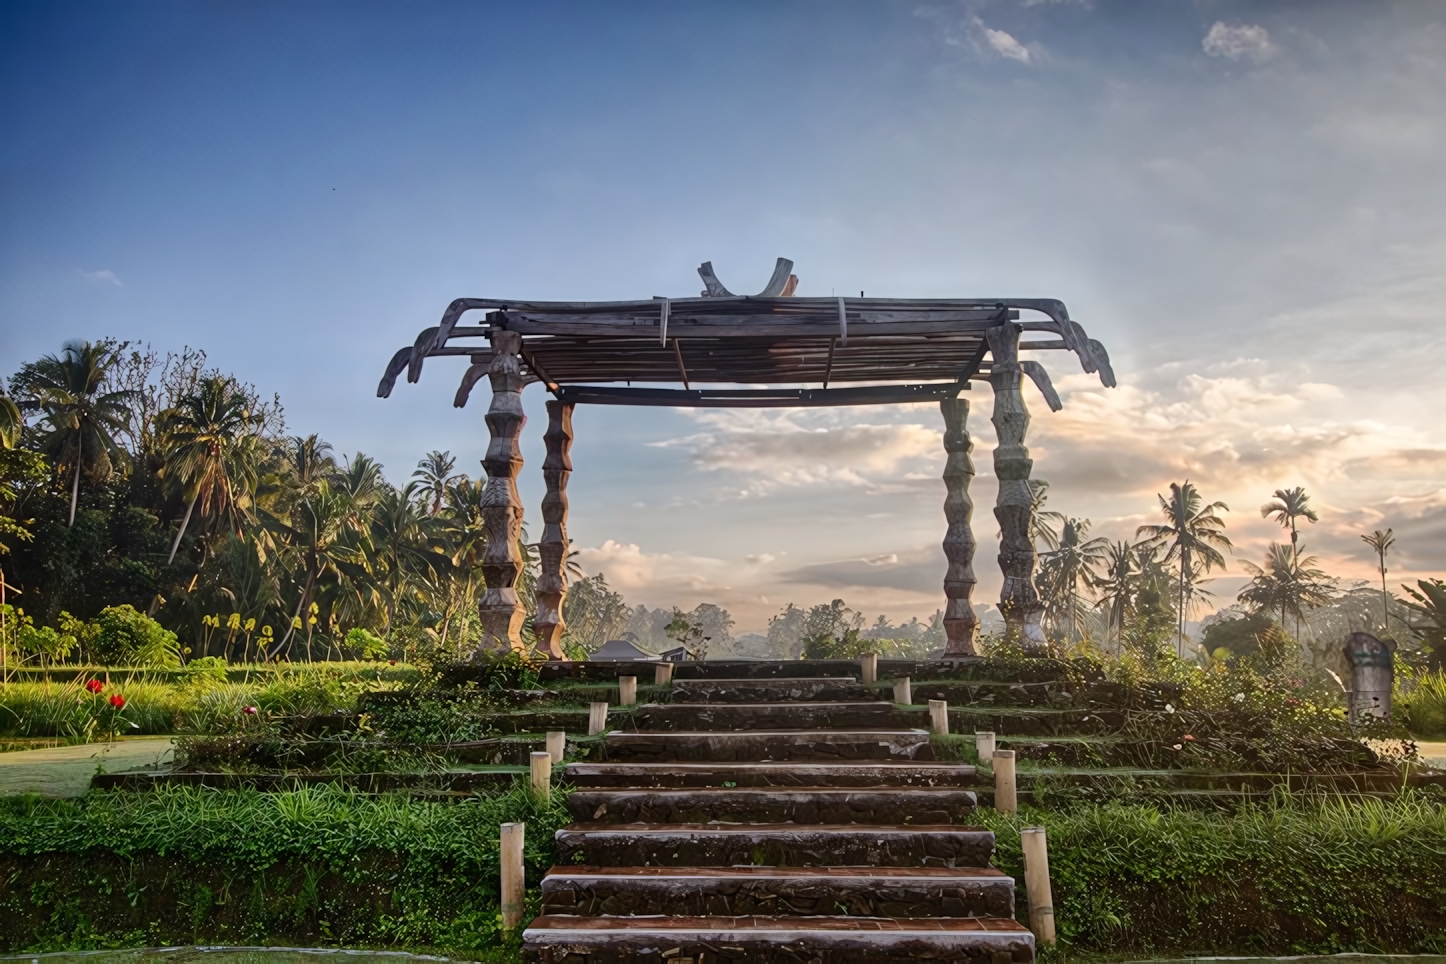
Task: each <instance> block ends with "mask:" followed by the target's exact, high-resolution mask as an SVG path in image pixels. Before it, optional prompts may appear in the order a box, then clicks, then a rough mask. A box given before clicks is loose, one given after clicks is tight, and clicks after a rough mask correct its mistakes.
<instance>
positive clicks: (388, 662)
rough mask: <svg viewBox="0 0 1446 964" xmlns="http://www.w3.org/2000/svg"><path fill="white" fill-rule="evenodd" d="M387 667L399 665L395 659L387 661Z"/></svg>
mask: <svg viewBox="0 0 1446 964" xmlns="http://www.w3.org/2000/svg"><path fill="white" fill-rule="evenodd" d="M387 665H388V666H395V665H397V661H396V660H394V659H389V660H387Z"/></svg>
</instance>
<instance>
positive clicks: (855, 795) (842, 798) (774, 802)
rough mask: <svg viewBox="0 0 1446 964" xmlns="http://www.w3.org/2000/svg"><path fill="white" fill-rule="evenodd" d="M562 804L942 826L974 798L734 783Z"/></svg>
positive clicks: (700, 817) (727, 817)
mask: <svg viewBox="0 0 1446 964" xmlns="http://www.w3.org/2000/svg"><path fill="white" fill-rule="evenodd" d="M567 805H568V808H569V809H570V810H571V811H572V815H573V817H575V818H576V819H578V820H583V821H593V822H599V823H714V822H722V823H798V824H812V823H832V824H845V823H861V824H911V823H913V824H948V823H962V822H964V821H965V820H968V819H969V818H970V817H971V816H972V814H973V811H974V807H975V798H974V794H973V793H972V792H970V791H968V790H956V789H948V788H942V787H940V788H924V789H907V788H902V787H885V788H882V789H860V788H853V789H838V788H828V789H823V788H820V789H789V788H784V789H772V788H766V787H740V788H736V789H718V788H710V789H645V790H574V791H573V792H572V794H571V795H570V796H569V797H568V801H567ZM906 916H907V915H906Z"/></svg>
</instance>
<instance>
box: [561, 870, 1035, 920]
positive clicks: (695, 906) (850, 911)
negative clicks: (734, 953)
mask: <svg viewBox="0 0 1446 964" xmlns="http://www.w3.org/2000/svg"><path fill="white" fill-rule="evenodd" d="M542 912H543V913H544V914H573V915H578V916H582V917H597V916H600V915H606V916H609V917H630V916H634V915H638V914H669V915H677V916H682V917H695V916H696V917H705V916H720V915H721V916H725V917H733V916H739V915H743V914H769V915H773V914H786V915H790V916H792V915H809V914H825V915H835V914H846V915H850V916H858V917H1002V918H1006V919H1008V918H1012V917H1013V916H1014V879H1013V878H1012V877H1009V876H1008V875H1006V874H1004V873H1003V872H1002V871H998V870H993V869H990V868H987V867H986V868H961V869H955V868H952V867H818V868H810V867H554V868H552V869H551V870H550V871H548V872H547V876H546V877H544V878H542Z"/></svg>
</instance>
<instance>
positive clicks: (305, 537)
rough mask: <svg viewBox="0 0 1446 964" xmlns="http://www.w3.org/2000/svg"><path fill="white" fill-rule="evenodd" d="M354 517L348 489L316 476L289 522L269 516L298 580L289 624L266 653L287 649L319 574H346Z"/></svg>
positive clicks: (352, 555) (350, 561)
mask: <svg viewBox="0 0 1446 964" xmlns="http://www.w3.org/2000/svg"><path fill="white" fill-rule="evenodd" d="M353 517H354V516H353V511H352V503H351V499H350V498H349V497H348V495H347V493H346V492H345V491H343V490H341V489H339V488H334V487H333V486H332V485H331V483H330V482H329V481H328V480H326V479H318V480H317V481H316V483H315V485H314V486H313V487H312V490H311V492H309V493H308V494H307V495H305V496H304V497H303V498H302V499H301V501H300V502H299V503H298V504H297V505H296V508H295V510H294V511H293V513H292V517H291V520H290V522H289V523H288V522H284V521H282V520H280V519H278V518H276V517H275V516H271V517H270V518H269V519H268V522H269V523H270V526H271V528H272V529H273V530H274V531H275V532H276V533H277V534H278V535H280V536H282V537H283V539H284V541H285V546H286V549H285V553H284V555H285V556H287V557H289V558H290V560H291V562H290V566H289V568H291V570H292V571H293V572H294V573H295V574H296V578H297V581H298V582H300V584H301V593H300V595H299V596H298V597H297V601H296V609H295V611H294V612H293V613H292V614H291V625H290V626H289V627H288V628H287V630H286V635H285V636H283V637H282V638H281V640H280V641H279V642H277V644H276V649H275V650H273V651H272V653H271V654H269V655H273V656H274V655H276V654H277V653H280V652H281V651H282V650H283V649H286V650H287V651H288V652H289V647H290V642H291V638H292V635H293V634H294V632H295V630H296V628H297V623H298V621H299V620H300V619H301V618H302V614H303V613H306V614H308V616H307V618H308V619H309V618H310V613H311V604H312V601H313V598H314V596H315V593H316V588H317V583H318V581H319V580H320V579H321V577H322V576H323V575H332V576H336V577H338V578H342V577H343V576H344V575H346V567H347V566H349V565H351V564H353V563H355V562H356V560H357V556H358V553H357V551H356V549H355V548H353V547H352V546H351V545H350V544H349V541H348V537H349V536H350V535H351V533H352V528H351V526H350V525H349V523H350V521H351V520H352V519H353Z"/></svg>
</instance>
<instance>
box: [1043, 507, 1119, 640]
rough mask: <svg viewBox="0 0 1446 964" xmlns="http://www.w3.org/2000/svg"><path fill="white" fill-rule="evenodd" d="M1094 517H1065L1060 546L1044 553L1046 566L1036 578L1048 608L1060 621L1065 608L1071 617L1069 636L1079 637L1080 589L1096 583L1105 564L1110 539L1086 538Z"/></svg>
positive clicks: (1070, 638)
mask: <svg viewBox="0 0 1446 964" xmlns="http://www.w3.org/2000/svg"><path fill="white" fill-rule="evenodd" d="M1089 529H1090V520H1088V519H1065V521H1064V526H1063V528H1062V529H1061V530H1060V535H1059V543H1058V546H1057V548H1055V549H1053V550H1051V551H1049V552H1046V553H1044V555H1043V557H1042V558H1043V565H1041V567H1040V571H1039V577H1038V579H1037V580H1036V582H1037V584H1038V586H1039V590H1040V595H1041V596H1042V597H1044V600H1045V606H1046V610H1053V613H1050V615H1052V616H1053V617H1054V621H1055V622H1056V623H1057V622H1058V613H1059V611H1060V610H1064V611H1065V612H1066V614H1067V617H1068V625H1069V634H1068V637H1067V638H1068V639H1069V640H1070V641H1073V640H1074V638H1075V625H1076V622H1077V620H1078V616H1079V588H1080V584H1081V583H1083V584H1084V587H1085V588H1086V589H1090V588H1092V587H1093V586H1094V585H1095V582H1096V579H1097V571H1098V570H1099V568H1100V566H1102V565H1104V564H1105V560H1106V557H1107V555H1108V548H1107V547H1108V545H1109V540H1107V539H1105V538H1103V537H1097V538H1094V539H1086V538H1085V536H1086V535H1088V534H1089Z"/></svg>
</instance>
